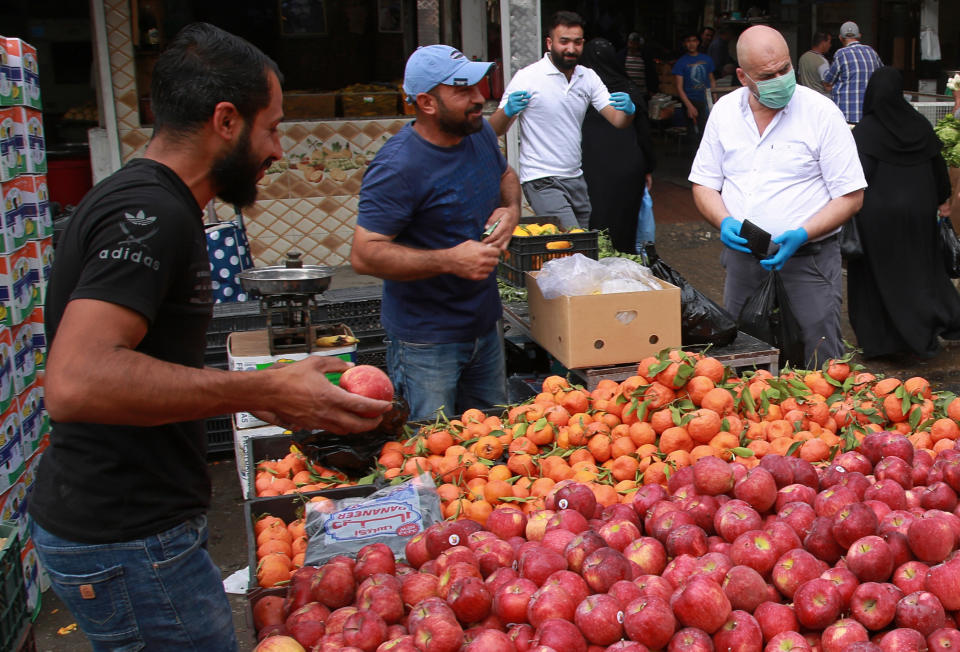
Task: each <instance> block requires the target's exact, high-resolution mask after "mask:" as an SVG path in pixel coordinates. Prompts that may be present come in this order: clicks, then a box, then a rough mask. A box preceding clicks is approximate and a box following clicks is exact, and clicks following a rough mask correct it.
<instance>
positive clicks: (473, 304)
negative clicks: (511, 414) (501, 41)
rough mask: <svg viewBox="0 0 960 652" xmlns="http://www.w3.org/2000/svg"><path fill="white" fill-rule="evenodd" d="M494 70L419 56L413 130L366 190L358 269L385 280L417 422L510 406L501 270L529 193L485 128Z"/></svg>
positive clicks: (387, 325)
mask: <svg viewBox="0 0 960 652" xmlns="http://www.w3.org/2000/svg"><path fill="white" fill-rule="evenodd" d="M491 65H492V64H490V63H487V62H479V61H470V60H469V59H467V58H466V57H465V56H464V55H463V53H461V52H460V51H459V50H456V49H455V48H452V47H450V46H447V45H430V46H427V47H421V48H419V49H417V50H416V52H414V53H413V54H412V55H410V58H409V59H408V60H407V66H406V70H405V73H404V81H403V90H404V92H405V93H406V96H407V98H406V99H407V102H409V103H411V104H413V105H414V108H415V110H416V119H415V120H414V122H412V123H410V124H407V125H405V126H404V127H403V128H402V129H401V130H400V131H399V132H398V133H397V135H396V136H394V137H393V138H391V139H390V140H389V141H387V142H386V144H384V146H383V147H382V148H380V151H379V152H377V155H376V156H375V157H374V159H373V161H372V162H371V163H370V167H369V168H368V169H367V172H366V174H365V175H364V177H363V185H362V187H361V188H360V205H359V214H358V216H357V228H356V231H355V232H354V237H353V250H352V252H351V255H350V262H351V264H352V265H353V268H354V270H355V271H356V272H358V273H360V274H370V275H373V276H377V277H380V278H382V279H384V283H383V302H382V304H381V322H382V323H383V326H384V329H385V330H386V332H387V340H388V341H387V371H388V373H389V375H390V378H391V380H392V381H393V383H394V386H395V387H396V389H397V391H398V392H399V393H400V394H401V395H403V397H404V398H406V400H407V402H408V403H409V404H410V418H411V419H413V420H418V419H425V418H431V417H432V416H433V414H434V413H435V412H436V411H437V410H438V409H440V408H444V410H445V411H446V412H447V413H448V414H450V413H455V414H459V413H461V412H463V411H464V410H466V409H467V408H470V407H479V408H485V407H493V406H495V405H503V404H505V403H506V398H507V397H506V369H505V363H504V354H503V340H502V337H501V332H500V328H499V326H498V324H499V320H500V315H501V312H502V307H501V305H500V295H499V293H498V291H497V279H496V270H497V263H498V261H499V259H500V252H502V251H504V250H505V249H506V248H507V244H508V243H509V241H510V236H511V235H512V233H513V229H514V227H515V226H516V225H517V222H518V221H519V219H520V182H519V180H518V179H517V175H516V173H515V172H514V171H513V170H512V169H511V168H510V167H509V166H508V165H507V162H506V160H505V159H504V158H503V154H502V153H501V152H500V147H499V144H498V142H497V137H496V134H494V132H493V129H492V128H491V127H490V125H489V124H488V123H487V121H486V120H484V119H483V113H482V109H483V95H481V94H480V91H479V89H478V88H477V86H476V84H477V83H478V82H479V81H480V80H481V79H483V77H484V76H485V75H486V74H487V72H488V71H489V70H490V66H491Z"/></svg>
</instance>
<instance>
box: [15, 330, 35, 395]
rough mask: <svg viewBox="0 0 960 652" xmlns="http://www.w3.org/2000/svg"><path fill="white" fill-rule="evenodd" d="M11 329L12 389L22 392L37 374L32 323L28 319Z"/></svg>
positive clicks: (18, 392)
mask: <svg viewBox="0 0 960 652" xmlns="http://www.w3.org/2000/svg"><path fill="white" fill-rule="evenodd" d="M11 330H12V331H13V390H14V392H16V393H17V394H22V393H23V392H24V390H26V389H27V387H29V386H30V385H31V384H32V383H33V381H34V379H35V378H36V375H37V366H36V361H35V360H34V357H33V323H32V322H31V321H30V320H27V321H24V322H23V323H22V324H17V325H16V326H14V327H13V328H12V329H11Z"/></svg>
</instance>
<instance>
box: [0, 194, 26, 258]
mask: <svg viewBox="0 0 960 652" xmlns="http://www.w3.org/2000/svg"><path fill="white" fill-rule="evenodd" d="M0 195H2V198H0V201H2V203H0V254H9V253H13V252H14V251H16V250H17V249H19V248H20V247H22V246H23V245H24V243H25V242H26V241H27V230H26V227H25V223H26V220H27V217H28V216H29V215H30V214H31V213H32V212H33V208H32V206H33V182H32V181H31V180H30V178H29V177H26V176H19V177H17V178H15V179H11V180H10V181H4V182H0Z"/></svg>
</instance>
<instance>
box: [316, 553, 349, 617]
mask: <svg viewBox="0 0 960 652" xmlns="http://www.w3.org/2000/svg"><path fill="white" fill-rule="evenodd" d="M311 587H312V588H311V591H312V594H313V599H314V600H315V601H317V602H321V603H323V604H324V605H326V606H327V607H329V608H331V609H339V608H340V607H345V606H347V605H349V604H352V603H353V599H354V597H356V590H357V583H356V581H355V580H354V577H353V570H352V569H351V568H350V567H349V566H347V565H346V564H336V563H329V562H328V563H326V564H324V565H323V566H321V567H320V570H319V571H317V573H316V574H315V575H314V576H313V580H312V582H311Z"/></svg>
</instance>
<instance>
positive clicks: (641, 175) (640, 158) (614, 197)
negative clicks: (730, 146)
mask: <svg viewBox="0 0 960 652" xmlns="http://www.w3.org/2000/svg"><path fill="white" fill-rule="evenodd" d="M580 64H581V65H583V66H586V67H587V68H592V69H593V71H594V72H596V73H597V75H599V77H600V80H601V81H602V82H603V83H604V85H605V86H606V87H607V90H608V91H610V92H611V93H617V92H623V93H628V94H629V95H630V99H631V100H633V104H634V106H636V107H637V110H636V113H634V116H633V126H632V127H627V128H626V129H617V128H616V127H614V126H613V125H612V124H610V123H609V122H607V120H606V118H604V117H603V116H602V115H600V114H599V113H598V112H597V110H596V109H594V108H593V107H592V106H591V107H590V108H589V109H587V115H586V116H585V117H584V119H583V131H582V142H581V149H582V152H583V162H582V167H583V178H584V180H585V181H586V182H587V192H588V194H589V195H590V204H591V205H592V211H591V214H590V228H591V229H606V230H607V231H608V232H609V233H610V239H611V240H612V241H613V246H614V248H616V249H617V250H618V251H622V252H625V253H634V252H635V251H636V241H637V216H638V215H639V212H640V202H641V200H642V199H643V188H644V185H645V184H646V185H648V186H649V184H650V183H651V180H652V176H651V175H652V173H653V167H654V158H653V146H652V143H651V139H650V126H649V124H648V123H647V115H646V106H647V103H646V101H645V100H644V98H643V94H642V93H641V92H640V89H639V88H637V86H636V84H634V83H633V82H631V81H630V80H629V79H628V78H627V74H626V72H624V70H623V68H622V66H621V64H620V62H619V60H618V58H617V53H616V50H614V48H613V45H612V44H611V43H610V41H608V40H607V39H604V38H595V39H591V40H590V41H589V42H588V43H587V44H586V46H584V48H583V56H582V57H581V59H580Z"/></svg>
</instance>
